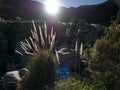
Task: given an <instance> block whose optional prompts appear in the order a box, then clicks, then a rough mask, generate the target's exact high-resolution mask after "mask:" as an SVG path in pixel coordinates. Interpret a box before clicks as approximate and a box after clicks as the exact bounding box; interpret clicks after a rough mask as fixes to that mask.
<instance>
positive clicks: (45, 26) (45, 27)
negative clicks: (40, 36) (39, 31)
mask: <svg viewBox="0 0 120 90" xmlns="http://www.w3.org/2000/svg"><path fill="white" fill-rule="evenodd" d="M44 29H45V30H44V33H45V38H47V24H46V22H45V24H44Z"/></svg>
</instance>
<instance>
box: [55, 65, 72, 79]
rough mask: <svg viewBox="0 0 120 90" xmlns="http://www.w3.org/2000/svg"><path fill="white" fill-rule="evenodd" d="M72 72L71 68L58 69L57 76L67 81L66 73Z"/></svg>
mask: <svg viewBox="0 0 120 90" xmlns="http://www.w3.org/2000/svg"><path fill="white" fill-rule="evenodd" d="M68 72H71V70H70V68H69V67H60V68H58V69H56V74H57V75H58V76H59V77H60V78H61V79H66V73H68Z"/></svg>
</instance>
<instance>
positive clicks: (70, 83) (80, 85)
mask: <svg viewBox="0 0 120 90" xmlns="http://www.w3.org/2000/svg"><path fill="white" fill-rule="evenodd" d="M54 90H105V88H104V87H97V85H96V84H92V83H91V84H90V82H85V81H80V80H79V79H75V78H72V77H71V78H68V79H66V80H63V81H58V82H57V83H56V85H55V87H54Z"/></svg>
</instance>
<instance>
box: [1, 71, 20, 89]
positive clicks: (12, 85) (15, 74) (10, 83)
mask: <svg viewBox="0 0 120 90" xmlns="http://www.w3.org/2000/svg"><path fill="white" fill-rule="evenodd" d="M20 83H21V78H20V76H19V71H10V72H6V74H5V75H4V79H3V86H4V88H5V90H15V89H16V87H17V86H18V84H20Z"/></svg>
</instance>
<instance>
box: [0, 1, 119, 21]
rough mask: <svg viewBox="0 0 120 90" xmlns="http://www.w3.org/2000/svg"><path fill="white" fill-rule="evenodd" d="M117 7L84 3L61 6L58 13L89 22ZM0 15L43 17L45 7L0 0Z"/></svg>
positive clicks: (104, 17)
mask: <svg viewBox="0 0 120 90" xmlns="http://www.w3.org/2000/svg"><path fill="white" fill-rule="evenodd" d="M117 11H118V7H117V5H116V4H114V3H113V2H110V1H107V2H104V3H101V4H97V5H84V6H80V7H77V8H74V7H71V8H65V7H61V10H60V13H59V15H58V17H59V18H61V19H63V20H64V19H69V18H84V19H86V20H88V21H90V22H104V21H108V20H110V18H111V17H113V16H115V15H116V14H117ZM0 16H1V17H6V18H14V17H17V16H20V17H21V18H26V19H33V18H43V17H44V18H45V17H46V15H45V9H44V5H43V4H42V3H39V2H36V1H31V0H10V1H8V0H1V1H0Z"/></svg>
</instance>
